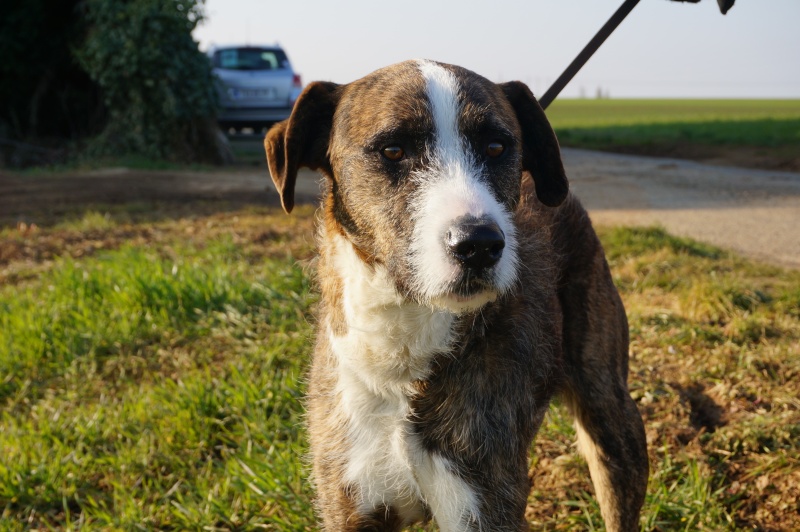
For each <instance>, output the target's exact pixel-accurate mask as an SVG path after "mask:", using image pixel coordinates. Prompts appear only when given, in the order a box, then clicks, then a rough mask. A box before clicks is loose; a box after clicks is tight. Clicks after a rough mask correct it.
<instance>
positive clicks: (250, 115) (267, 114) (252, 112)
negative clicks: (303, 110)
mask: <svg viewBox="0 0 800 532" xmlns="http://www.w3.org/2000/svg"><path fill="white" fill-rule="evenodd" d="M291 114H292V108H291V107H239V108H235V109H232V108H229V109H222V110H221V111H220V112H219V113H218V115H217V121H218V122H219V123H220V124H225V125H237V124H242V125H243V126H244V125H246V124H262V123H267V122H280V121H281V120H286V119H287V118H289V115H291Z"/></svg>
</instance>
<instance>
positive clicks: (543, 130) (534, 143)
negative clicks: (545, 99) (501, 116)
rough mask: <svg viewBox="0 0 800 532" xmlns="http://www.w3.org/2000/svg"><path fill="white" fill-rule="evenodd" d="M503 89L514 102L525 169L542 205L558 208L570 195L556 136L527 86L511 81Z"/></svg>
mask: <svg viewBox="0 0 800 532" xmlns="http://www.w3.org/2000/svg"><path fill="white" fill-rule="evenodd" d="M500 88H501V89H503V92H504V93H505V95H506V98H508V101H509V102H511V106H512V107H513V108H514V111H515V112H516V114H517V120H518V121H519V125H520V127H521V128H522V167H523V169H524V170H527V171H528V172H530V173H531V175H532V176H533V182H534V184H535V185H536V196H537V197H538V198H539V201H541V202H542V203H544V204H545V205H547V206H550V207H556V206H558V205H560V204H561V202H563V201H564V199H566V197H567V193H568V192H569V182H568V181H567V175H566V173H565V172H564V164H563V163H562V162H561V150H560V149H559V147H558V139H556V134H555V133H554V132H553V128H552V127H550V122H548V121H547V117H546V116H545V114H544V111H543V110H542V108H541V106H540V105H539V102H537V101H536V98H534V97H533V93H531V90H530V89H529V88H528V86H527V85H525V84H524V83H522V82H521V81H509V82H508V83H501V84H500Z"/></svg>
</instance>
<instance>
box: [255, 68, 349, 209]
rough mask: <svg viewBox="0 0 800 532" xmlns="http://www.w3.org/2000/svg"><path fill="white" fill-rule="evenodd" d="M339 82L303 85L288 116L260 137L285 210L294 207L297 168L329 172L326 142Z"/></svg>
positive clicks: (328, 140)
mask: <svg viewBox="0 0 800 532" xmlns="http://www.w3.org/2000/svg"><path fill="white" fill-rule="evenodd" d="M338 88H339V85H337V84H336V83H329V82H322V81H317V82H315V83H312V84H310V85H309V86H307V87H306V88H305V89H304V90H303V92H302V93H301V94H300V97H299V98H298V99H297V102H296V103H295V104H294V109H292V114H291V116H290V117H289V118H288V119H286V120H284V121H283V122H279V123H277V124H275V125H274V126H272V128H271V129H270V130H269V131H268V132H267V136H266V137H265V138H264V150H265V151H266V152H267V164H268V165H269V173H270V175H271V176H272V182H273V183H275V188H277V189H278V193H279V194H280V195H281V205H283V210H285V211H286V212H287V213H289V212H292V209H293V208H294V187H295V183H296V181H297V171H298V170H299V169H300V168H301V167H303V166H305V167H308V168H311V169H312V170H318V169H322V170H323V171H326V172H328V173H330V161H329V160H328V143H329V142H330V134H331V127H332V124H333V113H334V112H335V111H336V104H337V101H338V91H337V89H338Z"/></svg>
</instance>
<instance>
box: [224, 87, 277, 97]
mask: <svg viewBox="0 0 800 532" xmlns="http://www.w3.org/2000/svg"><path fill="white" fill-rule="evenodd" d="M228 94H230V96H231V98H232V99H234V100H243V99H248V100H249V99H259V100H274V99H276V93H275V89H272V88H267V89H229V90H228Z"/></svg>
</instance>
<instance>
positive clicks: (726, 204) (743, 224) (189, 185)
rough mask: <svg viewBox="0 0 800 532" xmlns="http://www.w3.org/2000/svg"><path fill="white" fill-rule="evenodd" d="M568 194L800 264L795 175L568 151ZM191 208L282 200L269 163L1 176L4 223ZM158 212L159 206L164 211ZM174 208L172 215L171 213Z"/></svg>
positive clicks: (596, 209) (619, 220)
mask: <svg viewBox="0 0 800 532" xmlns="http://www.w3.org/2000/svg"><path fill="white" fill-rule="evenodd" d="M564 160H565V164H566V167H567V172H568V175H569V176H570V180H571V184H572V189H573V191H574V192H575V193H576V194H577V195H578V197H580V198H581V199H582V201H583V202H584V204H585V205H586V206H587V207H588V208H589V211H590V213H591V215H592V218H593V219H594V221H595V222H596V223H599V224H628V225H652V224H660V225H662V226H664V227H665V228H666V229H667V230H669V231H670V232H672V233H674V234H677V235H682V236H689V237H692V238H696V239H698V240H701V241H705V242H709V243H712V244H716V245H719V246H722V247H725V248H729V249H732V250H735V251H737V252H740V253H743V254H745V255H748V256H751V257H755V258H758V259H761V260H765V261H769V262H773V263H776V264H781V265H784V266H790V267H793V268H800V173H787V172H771V171H767V170H747V169H739V168H730V167H722V166H712V165H706V164H701V163H694V162H687V161H682V160H676V159H662V158H651V157H638V156H629V155H615V154H607V153H598V152H592V151H585V150H575V149H565V150H564ZM297 190H298V201H314V198H315V197H316V195H317V192H318V184H317V178H316V174H314V173H312V172H303V173H301V176H300V178H299V180H298V188H297ZM153 201H158V202H163V203H166V204H168V205H173V206H174V209H170V208H168V209H166V211H167V212H166V214H165V215H167V216H169V215H172V216H179V215H180V214H181V213H182V212H187V210H191V207H192V204H190V202H196V201H203V202H208V203H210V204H211V206H212V208H213V207H214V205H217V206H218V207H219V208H229V207H236V206H241V205H245V204H253V203H255V204H267V205H278V204H279V201H278V196H277V194H276V193H275V191H274V189H273V188H272V186H271V183H270V182H269V178H268V175H267V171H266V168H265V167H252V168H235V169H232V170H225V171H218V172H142V171H134V170H125V169H108V170H98V171H93V172H88V173H81V174H48V175H22V174H10V173H0V227H2V226H3V225H13V224H16V223H17V222H19V221H24V222H26V223H39V224H46V223H49V222H52V221H53V220H57V219H59V218H60V217H62V216H64V215H65V214H71V213H74V214H79V213H80V212H81V211H82V210H85V209H87V208H95V209H97V208H102V207H101V206H104V205H114V204H120V203H131V202H140V203H148V202H153ZM162 210H163V209H162ZM170 211H172V212H170Z"/></svg>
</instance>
